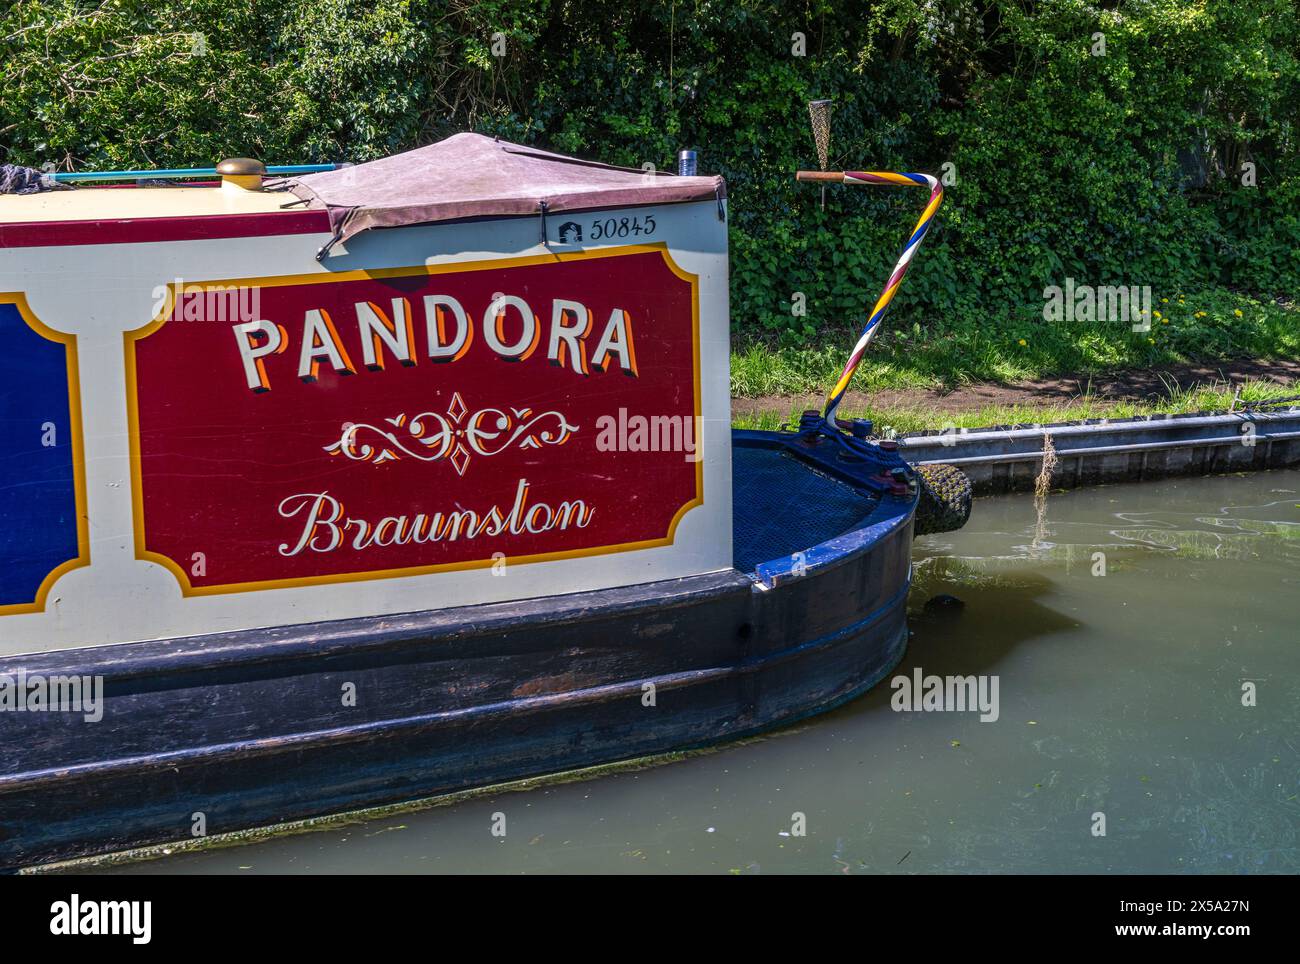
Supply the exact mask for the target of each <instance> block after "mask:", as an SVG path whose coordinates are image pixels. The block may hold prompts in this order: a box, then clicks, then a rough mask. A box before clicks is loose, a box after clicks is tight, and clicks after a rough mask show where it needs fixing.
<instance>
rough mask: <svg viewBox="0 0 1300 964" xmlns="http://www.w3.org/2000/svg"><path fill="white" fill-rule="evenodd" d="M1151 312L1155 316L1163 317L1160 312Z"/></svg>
mask: <svg viewBox="0 0 1300 964" xmlns="http://www.w3.org/2000/svg"><path fill="white" fill-rule="evenodd" d="M1151 314H1153V315H1155V316H1156V317H1157V318H1163V317H1164V315H1162V314H1160V312H1158V311H1153V312H1151Z"/></svg>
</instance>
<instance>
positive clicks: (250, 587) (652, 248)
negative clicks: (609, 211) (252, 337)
mask: <svg viewBox="0 0 1300 964" xmlns="http://www.w3.org/2000/svg"><path fill="white" fill-rule="evenodd" d="M652 252H658V254H659V255H660V256H661V257H662V258H663V259H664V264H665V265H667V267H668V270H669V271H671V272H672V273H673V274H674V275H676V276H677V277H678V278H680V279H682V280H683V281H685V282H687V283H688V284H689V285H690V286H691V345H692V364H693V366H694V369H695V377H694V389H695V419H696V426H701V427H702V421H701V417H702V413H701V406H702V405H703V397H702V392H701V388H700V284H699V281H700V278H699V275H695V274H691V273H690V272H688V271H685V270H683V269H682V268H681V267H680V266H679V265H678V264H677V263H676V262H674V261H673V259H672V256H671V255H670V254H669V253H668V244H667V242H665V241H657V242H654V243H652V244H633V245H625V246H622V247H617V248H602V249H599V250H595V251H575V252H558V251H557V252H553V253H551V254H541V255H528V256H525V257H518V258H500V259H494V260H491V261H461V262H455V263H444V264H430V265H421V266H419V267H410V268H382V269H377V270H359V271H343V272H336V273H335V272H323V271H322V272H313V273H310V274H295V275H273V276H269V277H264V278H231V279H226V280H222V281H204V282H196V283H194V284H186V285H184V286H183V287H184V288H185V289H186V290H190V289H195V288H198V289H206V288H209V287H216V286H222V287H226V286H229V285H235V284H238V285H243V286H248V287H261V288H278V287H285V286H288V285H301V284H334V283H337V282H340V281H366V280H375V279H384V278H409V277H415V276H418V275H428V276H432V275H439V274H460V273H467V272H471V271H490V270H495V269H498V268H517V267H524V266H529V265H536V264H554V263H555V262H557V261H586V260H591V259H598V258H614V257H622V256H624V255H629V254H649V253H652ZM175 287H176V286H175V284H169V285H168V286H167V298H166V301H165V303H164V305H163V308H162V311H160V312H159V314H158V315H157V316H156V317H155V318H154V319H153V320H152V321H151V322H149V323H148V324H147V325H145V326H144V327H143V328H137V329H135V330H134V331H126V332H123V333H122V341H123V348H124V350H125V353H126V406H127V435H128V438H129V439H130V443H131V504H132V516H133V519H134V529H135V557H136V558H137V559H140V560H143V561H146V562H154V563H157V564H158V565H160V566H162V567H163V568H164V569H166V570H167V571H169V572H170V573H171V574H172V575H173V576H175V577H176V581H177V582H178V583H180V587H181V595H182V596H186V597H189V596H216V595H225V594H227V593H237V592H255V591H258V590H264V589H293V588H297V587H301V586H321V585H329V584H331V583H340V582H369V581H371V580H374V579H392V578H398V577H404V576H423V575H428V574H431V573H436V572H453V571H460V570H468V569H486V568H489V567H491V566H492V565H493V563H494V561H495V560H493V559H490V558H489V559H474V560H470V561H467V562H451V563H445V564H442V565H434V566H410V567H407V568H401V569H377V570H367V571H362V572H347V573H335V574H333V575H328V576H302V577H299V578H296V579H269V580H263V581H259V582H239V583H223V584H219V585H213V586H198V587H196V586H193V585H191V584H190V579H189V574H188V573H187V572H186V571H185V569H184V568H183V567H182V566H180V565H178V564H177V563H176V561H175V560H174V559H172V558H171V557H170V556H166V555H163V554H162V553H159V552H153V551H151V550H149V549H147V548H145V531H144V484H143V479H142V478H141V473H140V406H139V398H138V386H137V368H136V359H135V343H136V342H138V341H141V340H142V339H145V338H148V337H149V336H150V335H152V334H153V333H154V332H156V331H157V330H158V329H159V328H161V327H162V326H163V325H164V324H166V323H167V318H168V316H169V315H170V314H171V312H172V308H173V306H174V304H175V298H176V292H175V290H174V289H175ZM692 430H694V429H692ZM700 441H701V440H700V439H699V438H697V439H696V440H695V444H696V452H697V453H699V454H700V458H699V459H697V460H696V463H695V498H694V499H692V500H691V501H690V502H687V503H685V504H684V505H683V506H682V507H681V508H680V509H678V510H677V512H676V514H675V515H674V516H673V518H672V521H671V522H669V524H668V532H667V534H666V535H665V536H664V537H663V538H661V539H646V540H643V541H641V542H626V543H622V544H619V545H612V546H592V547H588V548H586V549H570V550H567V551H563V552H548V553H540V554H537V555H531V556H519V557H518V558H511V559H509V563H508V564H509V565H522V564H526V563H533V562H554V561H556V560H559V559H575V558H580V557H583V556H599V555H612V554H614V553H616V552H631V551H634V550H637V549H654V548H658V547H660V546H669V545H672V544H673V540H674V538H675V536H676V533H677V525H678V523H680V522H681V520H682V518H683V517H684V516H685V515H686V513H688V512H689V511H691V509H694V508H696V507H697V506H702V505H704V459H703V453H702V452H701V448H700Z"/></svg>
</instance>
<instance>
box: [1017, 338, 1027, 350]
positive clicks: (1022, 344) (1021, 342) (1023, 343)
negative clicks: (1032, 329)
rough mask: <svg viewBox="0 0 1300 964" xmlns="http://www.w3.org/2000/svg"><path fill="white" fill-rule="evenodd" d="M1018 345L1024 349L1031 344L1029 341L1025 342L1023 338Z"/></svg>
mask: <svg viewBox="0 0 1300 964" xmlns="http://www.w3.org/2000/svg"><path fill="white" fill-rule="evenodd" d="M1017 344H1019V345H1020V347H1021V348H1024V347H1025V346H1026V345H1028V344H1029V342H1027V341H1025V340H1024V339H1023V338H1021V339H1020V341H1019V342H1017Z"/></svg>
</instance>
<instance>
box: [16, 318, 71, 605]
mask: <svg viewBox="0 0 1300 964" xmlns="http://www.w3.org/2000/svg"><path fill="white" fill-rule="evenodd" d="M68 356H69V351H68V346H66V345H64V344H61V343H59V342H55V341H50V340H49V339H48V338H46V337H44V336H43V335H41V334H40V333H39V332H37V331H35V330H34V329H33V328H32V327H31V326H29V325H28V324H27V322H26V321H25V320H24V319H23V316H22V314H21V313H20V312H19V310H18V306H17V305H15V304H13V303H0V607H8V606H24V605H25V606H30V605H31V604H32V603H34V602H35V601H36V594H37V592H38V591H39V589H40V585H41V583H42V582H43V581H44V580H45V577H46V576H48V575H49V574H50V573H51V572H52V571H53V570H54V569H57V568H58V567H59V566H60V565H62V564H63V563H65V562H67V561H69V560H71V559H75V558H77V556H78V545H77V496H76V482H75V477H74V468H75V466H74V459H73V453H74V451H75V449H76V445H75V442H76V439H75V436H74V433H73V424H72V414H71V400H70V399H69V397H68V394H69V393H68V365H69V362H70V358H69V357H68ZM51 426H52V428H51ZM51 439H52V440H53V442H54V444H53V445H49V444H45V443H46V442H48V441H50V440H51Z"/></svg>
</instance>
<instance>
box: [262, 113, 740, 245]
mask: <svg viewBox="0 0 1300 964" xmlns="http://www.w3.org/2000/svg"><path fill="white" fill-rule="evenodd" d="M287 186H288V188H289V190H290V191H292V192H293V193H294V194H295V195H297V196H298V197H300V198H303V199H304V200H308V201H311V202H312V203H313V205H315V204H320V205H323V206H324V207H325V209H326V210H327V211H328V212H329V218H330V226H331V228H333V231H334V235H335V238H336V239H338V240H342V241H346V240H347V239H348V238H351V237H353V236H355V235H357V234H360V233H361V232H362V231H367V230H369V229H371V228H396V227H403V226H405V225H411V224H429V223H431V222H436V221H451V220H456V219H460V218H475V217H509V216H519V215H529V214H533V215H535V214H539V213H540V212H541V202H543V201H545V202H546V211H547V213H558V212H562V211H582V210H587V211H590V210H598V209H601V208H613V207H632V206H637V205H645V204H670V203H677V202H682V201H702V200H708V199H711V198H719V199H721V198H722V197H723V196H725V194H724V192H725V185H724V182H723V180H722V178H721V177H678V176H676V175H674V174H669V173H666V172H646V171H642V170H640V169H636V168H624V167H614V166H612V165H608V164H599V163H596V162H593V161H583V160H579V159H577V158H573V157H566V156H565V155H563V154H553V153H551V152H549V151H543V150H539V149H537V148H535V147H527V146H525V145H522V144H512V143H510V142H508V141H502V140H498V139H495V138H491V137H484V136H483V135H482V134H468V133H467V134H455V135H453V136H451V137H448V138H447V139H446V140H442V141H438V142H437V143H436V144H430V145H428V146H427V147H421V148H417V149H416V150H413V151H407V152H405V153H403V154H395V155H394V156H392V157H385V158H383V159H381V160H377V161H370V162H368V163H365V164H358V165H355V166H353V167H345V168H343V169H341V170H337V171H327V172H324V173H321V174H308V175H305V176H302V177H297V178H291V179H289V180H288V181H287Z"/></svg>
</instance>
